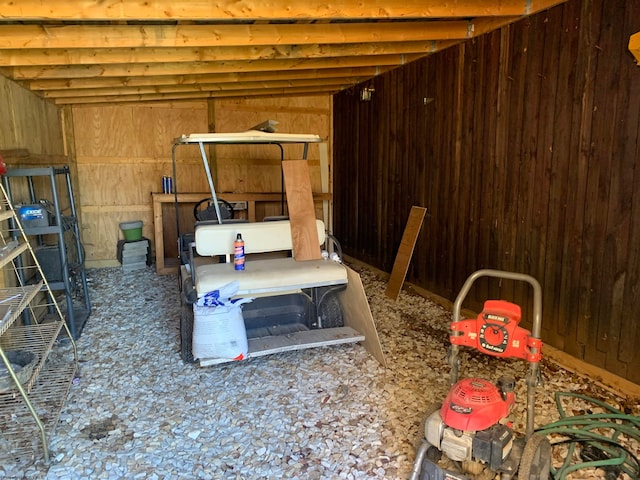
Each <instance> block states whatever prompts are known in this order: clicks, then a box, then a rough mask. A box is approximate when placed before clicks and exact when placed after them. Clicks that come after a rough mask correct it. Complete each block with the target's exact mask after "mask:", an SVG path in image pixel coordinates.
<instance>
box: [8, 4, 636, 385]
mask: <svg viewBox="0 0 640 480" xmlns="http://www.w3.org/2000/svg"><path fill="white" fill-rule="evenodd" d="M639 31H640V5H639V4H638V2H637V1H635V0H616V1H605V0H582V1H581V0H567V1H561V0H537V1H536V0H502V1H487V0H460V1H456V2H435V1H426V2H425V1H420V2H417V1H413V2H412V1H409V2H407V1H403V2H397V1H395V0H394V1H389V0H387V1H385V2H379V1H375V2H354V1H343V2H339V4H336V5H333V4H327V3H325V2H317V1H313V0H306V1H305V2H301V1H297V0H296V1H291V2H266V3H265V2H216V3H215V4H214V3H213V2H175V1H169V0H157V1H153V2H131V1H128V0H114V1H109V2H97V1H93V0H81V1H77V2H66V1H62V0H50V1H47V2H42V1H36V0H24V1H20V2H2V1H0V74H1V76H0V106H1V108H0V154H2V156H3V157H4V160H5V162H6V163H7V164H8V166H9V167H16V166H33V165H60V164H68V165H69V166H70V168H71V171H72V177H73V183H74V188H75V192H76V196H77V203H78V207H79V216H80V222H81V227H82V241H83V244H84V246H85V249H86V254H87V264H88V266H94V267H99V266H115V265H118V262H117V260H116V243H117V241H118V240H119V239H120V238H122V232H121V231H120V229H119V223H120V222H123V221H129V220H134V219H140V220H143V222H144V227H143V234H144V236H145V237H148V238H149V239H150V240H151V242H152V244H153V245H154V248H155V246H157V245H158V238H157V235H158V231H159V230H158V229H159V226H160V225H161V226H162V229H161V230H160V232H161V234H162V235H163V236H164V237H165V239H164V241H162V242H161V243H162V251H161V252H156V256H157V257H160V258H162V259H163V260H164V258H165V257H166V258H169V259H170V258H172V256H174V255H175V251H173V250H172V248H174V243H173V240H174V239H173V238H172V235H174V233H175V232H174V231H172V230H171V229H172V228H174V227H173V225H174V223H175V222H174V221H173V220H172V218H171V215H172V211H171V208H170V207H171V205H170V203H163V202H162V198H163V197H162V195H159V194H160V192H161V178H162V176H163V175H170V174H171V143H172V140H173V139H174V138H175V137H178V136H180V135H182V134H188V133H194V132H235V131H243V130H246V129H248V128H250V127H251V126H253V125H256V124H259V123H260V122H263V121H265V120H267V119H271V120H275V121H277V122H279V124H278V131H280V132H286V133H313V134H318V135H320V136H321V137H322V138H323V139H325V140H326V142H327V143H328V145H329V171H330V172H331V175H330V177H329V178H330V179H331V181H330V184H329V188H328V192H324V193H329V194H331V195H332V196H330V198H332V202H333V210H332V212H333V233H334V235H336V236H337V237H338V238H339V239H340V241H341V243H342V247H343V249H344V252H345V253H346V254H347V255H348V256H349V257H351V258H352V259H354V260H359V261H362V262H365V263H367V264H369V265H371V266H373V267H376V268H379V269H381V270H383V271H386V272H390V271H391V267H392V265H393V260H394V257H395V254H396V251H397V248H398V245H399V243H400V239H401V236H402V233H403V228H404V225H405V222H406V220H407V216H408V214H409V211H410V209H411V207H412V206H413V205H418V206H423V207H426V208H427V212H428V213H427V217H426V218H425V222H424V226H423V228H422V233H421V235H420V237H419V238H418V244H417V246H416V250H415V253H414V256H413V260H412V263H411V266H410V269H409V272H408V277H407V279H408V280H409V281H410V282H411V283H412V284H413V285H415V286H416V287H417V288H418V289H424V290H428V291H430V292H433V293H434V294H436V295H439V296H441V297H443V298H445V299H448V300H453V298H454V297H455V295H456V292H457V291H458V289H459V288H460V286H461V285H462V283H463V282H464V279H465V278H466V277H467V275H468V274H469V273H471V272H472V271H474V270H477V269H479V268H497V269H502V270H512V271H519V272H523V273H528V274H530V275H532V276H534V277H536V278H537V279H538V280H539V281H540V283H541V284H542V286H543V289H544V295H543V301H544V305H543V312H544V316H545V322H544V330H543V339H544V341H545V342H546V343H547V344H549V345H551V346H553V347H556V348H558V349H560V350H562V351H564V352H566V353H567V354H569V355H571V356H573V357H575V358H577V359H580V360H584V361H586V362H587V363H588V364H591V365H593V366H596V367H600V368H602V369H604V370H606V371H608V372H611V373H613V374H615V375H617V376H619V377H621V378H622V379H626V380H627V381H630V382H633V383H635V384H638V383H640V368H638V366H639V365H640V352H639V351H638V348H637V347H636V345H638V344H639V343H640V327H639V326H638V321H637V318H639V317H640V294H639V293H640V248H638V245H640V201H639V200H638V195H639V193H638V192H640V190H639V189H638V186H639V185H640V161H639V159H640V149H639V147H638V145H639V142H638V139H639V137H640V68H639V67H638V66H637V65H636V58H637V57H638V51H639V47H638V32H639ZM634 55H635V56H636V58H634ZM210 153H211V163H212V167H213V174H214V177H215V178H216V181H217V190H218V191H219V192H221V196H223V197H224V193H225V192H226V193H228V194H229V195H230V196H232V199H233V200H234V201H238V202H247V210H245V211H243V212H242V213H241V215H249V214H251V215H253V216H255V217H256V218H258V219H259V218H261V217H264V216H266V215H272V214H277V213H279V210H280V203H279V201H278V200H277V194H278V192H280V190H281V174H280V152H279V151H278V150H277V149H275V150H274V149H272V147H268V146H260V147H257V146H254V147H251V148H249V147H239V148H238V147H233V148H232V147H224V148H218V149H216V150H215V152H213V151H212V152H210ZM287 155H289V158H299V157H300V156H301V152H299V151H292V152H290V153H287ZM178 163H179V167H180V173H179V175H180V177H179V181H180V184H181V185H182V186H183V188H181V189H180V191H181V192H184V193H194V194H197V193H202V192H207V184H206V180H205V178H204V176H203V175H202V166H201V161H200V155H199V152H198V151H197V148H195V147H194V148H193V149H192V150H189V149H186V150H185V151H184V152H181V153H180V155H179V157H178ZM309 164H310V167H311V175H312V184H313V189H314V192H316V193H318V194H322V193H323V192H322V190H323V189H322V185H321V176H322V173H323V172H321V168H320V161H319V158H318V156H317V154H316V153H315V152H313V151H310V157H309ZM154 194H155V195H154ZM264 194H269V195H272V196H268V195H267V196H264ZM261 195H262V196H261ZM274 195H276V196H274ZM203 196H204V195H203ZM154 198H155V199H156V200H157V202H156V203H157V204H158V205H156V211H155V213H154ZM318 198H319V199H322V198H323V197H322V196H321V195H320V196H319V197H318ZM249 205H251V212H249ZM183 207H184V208H185V211H188V208H190V207H189V204H188V203H185V205H184V206H183ZM158 209H160V210H159V212H160V216H159V215H158ZM168 266H169V267H170V264H169V265H168ZM488 297H505V298H508V299H512V300H514V301H516V302H517V303H520V304H521V305H527V304H528V303H529V298H528V292H527V291H525V290H524V289H520V288H519V287H514V286H513V285H510V284H508V283H505V284H504V285H502V286H501V287H500V288H499V289H498V288H494V287H490V286H489V285H488V284H482V283H481V284H480V287H479V288H477V289H476V291H474V295H473V301H474V302H475V303H472V304H471V305H470V307H472V308H476V309H478V308H479V306H480V303H481V302H482V301H483V299H485V298H488Z"/></svg>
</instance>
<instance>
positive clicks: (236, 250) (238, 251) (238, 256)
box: [233, 234, 244, 270]
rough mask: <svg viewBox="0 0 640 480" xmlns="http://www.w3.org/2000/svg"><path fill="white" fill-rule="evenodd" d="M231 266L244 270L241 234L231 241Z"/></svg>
mask: <svg viewBox="0 0 640 480" xmlns="http://www.w3.org/2000/svg"><path fill="white" fill-rule="evenodd" d="M233 268H235V269H236V270H244V240H242V235H240V234H238V236H237V237H236V240H235V242H233Z"/></svg>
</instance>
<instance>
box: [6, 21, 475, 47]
mask: <svg viewBox="0 0 640 480" xmlns="http://www.w3.org/2000/svg"><path fill="white" fill-rule="evenodd" d="M373 26H375V28H372V27H373ZM472 32H473V24H472V23H470V22H466V21H455V22H446V21H443V22H435V21H428V22H399V23H397V22H383V23H376V24H375V25H372V24H370V23H332V24H311V25H309V24H290V25H289V24H287V25H281V24H259V25H244V24H241V25H176V26H174V25H68V26H48V25H0V46H2V48H21V49H30V48H76V47H78V45H82V48H104V47H107V48H139V47H234V46H242V45H292V44H293V45H309V44H326V43H363V42H401V41H416V40H422V41H424V40H439V39H444V40H450V39H459V40H460V39H466V38H470V37H471V33H472Z"/></svg>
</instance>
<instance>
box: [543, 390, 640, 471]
mask: <svg viewBox="0 0 640 480" xmlns="http://www.w3.org/2000/svg"><path fill="white" fill-rule="evenodd" d="M563 397H573V398H575V399H580V400H583V401H585V402H589V403H591V404H593V405H594V406H598V407H600V408H602V409H603V410H605V412H606V413H593V414H587V415H576V416H567V414H566V412H565V411H564V408H563V406H562V398H563ZM555 400H556V406H557V407H558V412H559V414H560V420H558V421H557V422H553V423H550V424H548V425H545V426H543V427H540V428H538V429H537V430H536V432H538V433H541V434H543V435H547V436H552V435H553V436H556V437H557V436H559V437H560V438H561V440H558V441H556V442H553V443H552V444H553V445H554V446H556V445H564V444H566V445H567V449H568V450H567V453H566V456H565V459H564V462H563V464H562V465H561V466H560V467H557V468H556V467H554V466H552V467H551V474H552V477H553V478H554V479H555V480H564V479H565V478H567V475H569V474H570V473H572V472H575V471H576V470H581V469H587V468H601V469H603V470H604V471H605V472H606V478H607V480H615V479H617V478H618V477H619V475H620V474H621V473H626V474H627V475H629V477H630V478H632V479H639V478H640V461H639V460H638V457H637V456H636V455H635V454H634V453H633V452H632V451H631V448H630V444H631V443H632V442H636V444H640V418H639V417H637V416H635V415H627V414H625V413H623V412H622V411H620V410H618V409H617V408H614V407H612V406H611V405H608V404H607V403H605V402H602V401H600V400H597V399H595V398H591V397H588V396H586V395H581V394H578V393H571V392H556V394H555ZM577 458H580V460H582V461H578V460H577Z"/></svg>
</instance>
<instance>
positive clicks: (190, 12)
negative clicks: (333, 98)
mask: <svg viewBox="0 0 640 480" xmlns="http://www.w3.org/2000/svg"><path fill="white" fill-rule="evenodd" d="M559 3H562V0H494V1H486V0H457V1H455V2H442V1H440V0H426V1H425V0H408V1H407V0H402V1H399V0H370V1H367V2H362V1H361V0H342V1H340V2H334V3H327V2H326V1H319V0H289V1H287V2H286V3H285V2H282V1H277V0H263V1H260V2H256V1H247V2H238V1H236V0H224V1H217V2H208V1H190V2H186V1H183V2H176V1H175V0H154V1H151V2H137V1H136V2H133V1H129V0H111V1H108V2H106V1H96V0H76V1H74V2H69V1H68V0H46V1H42V0H19V1H16V0H8V1H2V2H0V18H5V19H9V20H25V19H30V20H77V21H83V20H84V21H86V20H149V21H166V20H230V19H233V20H241V19H245V20H246V19H250V20H256V19H265V20H274V19H276V20H289V19H295V20H302V19H345V18H355V19H387V18H460V17H483V16H512V15H516V16H520V15H530V14H532V13H534V12H536V11H539V10H544V9H546V8H549V7H551V6H554V5H557V4H559Z"/></svg>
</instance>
